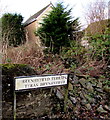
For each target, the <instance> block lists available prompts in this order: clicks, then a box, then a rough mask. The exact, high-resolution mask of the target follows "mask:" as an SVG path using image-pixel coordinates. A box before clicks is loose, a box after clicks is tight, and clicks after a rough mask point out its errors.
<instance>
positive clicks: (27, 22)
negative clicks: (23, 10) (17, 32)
mask: <svg viewBox="0 0 110 120" xmlns="http://www.w3.org/2000/svg"><path fill="white" fill-rule="evenodd" d="M49 6H53V4H52V3H50V4H49V5H47V6H46V7H44V8H43V9H41V10H40V11H38V12H37V13H35V14H34V15H32V16H31V17H30V18H29V19H27V20H26V22H24V26H27V25H29V24H31V23H32V22H34V21H35V20H36V19H37V18H38V16H39V15H41V14H42V13H43V12H44V11H45V10H46V9H47V8H48V7H49Z"/></svg>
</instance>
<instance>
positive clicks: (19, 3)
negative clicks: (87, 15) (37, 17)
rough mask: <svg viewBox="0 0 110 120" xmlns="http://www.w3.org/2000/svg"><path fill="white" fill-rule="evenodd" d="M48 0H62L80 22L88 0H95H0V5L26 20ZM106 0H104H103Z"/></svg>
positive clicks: (53, 0)
mask: <svg viewBox="0 0 110 120" xmlns="http://www.w3.org/2000/svg"><path fill="white" fill-rule="evenodd" d="M50 1H51V2H52V3H53V5H55V4H56V2H58V1H63V2H64V3H65V5H69V7H70V8H73V10H72V16H73V17H75V18H77V17H80V22H81V23H82V24H85V19H84V11H85V9H86V7H87V5H88V4H89V3H90V2H94V1H96V0H0V7H1V8H2V11H3V12H6V13H7V12H8V13H18V14H21V15H22V16H23V17H24V21H26V20H27V19H28V18H29V17H30V16H31V15H33V14H35V13H37V12H38V11H39V10H40V9H42V8H43V7H45V6H47V5H48V4H49V3H50ZM108 1H109V0H105V2H108Z"/></svg>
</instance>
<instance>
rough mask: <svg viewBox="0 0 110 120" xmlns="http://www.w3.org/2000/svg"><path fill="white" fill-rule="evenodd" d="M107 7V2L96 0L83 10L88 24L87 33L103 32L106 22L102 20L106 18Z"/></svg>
mask: <svg viewBox="0 0 110 120" xmlns="http://www.w3.org/2000/svg"><path fill="white" fill-rule="evenodd" d="M107 7H108V6H107V3H106V2H105V1H104V0H97V1H95V2H91V3H90V4H89V5H88V9H87V10H86V12H85V18H86V21H87V24H88V28H87V30H86V33H87V34H88V33H89V34H96V33H101V34H103V33H104V29H105V27H106V25H107V22H106V21H104V20H105V19H107Z"/></svg>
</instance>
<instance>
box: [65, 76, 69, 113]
mask: <svg viewBox="0 0 110 120" xmlns="http://www.w3.org/2000/svg"><path fill="white" fill-rule="evenodd" d="M68 86H69V74H68V78H67V85H66V87H65V97H64V112H67V101H68Z"/></svg>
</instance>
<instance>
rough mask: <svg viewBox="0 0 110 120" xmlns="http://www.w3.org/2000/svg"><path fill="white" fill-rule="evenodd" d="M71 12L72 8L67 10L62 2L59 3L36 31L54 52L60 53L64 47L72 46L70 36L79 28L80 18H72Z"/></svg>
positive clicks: (50, 50)
mask: <svg viewBox="0 0 110 120" xmlns="http://www.w3.org/2000/svg"><path fill="white" fill-rule="evenodd" d="M70 14H71V9H69V10H67V8H64V6H63V4H62V3H58V4H57V6H56V7H53V10H52V11H51V12H50V14H48V15H46V17H44V19H43V22H42V23H41V27H40V28H39V29H38V31H37V32H36V35H37V36H39V37H40V39H41V40H42V43H43V44H44V45H45V46H46V47H48V48H49V52H51V53H53V54H56V53H57V54H59V53H60V52H61V50H62V47H68V46H70V41H71V39H70V38H72V37H70V36H73V31H77V30H78V29H76V28H78V26H79V24H78V19H75V20H72V17H71V15H70Z"/></svg>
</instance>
